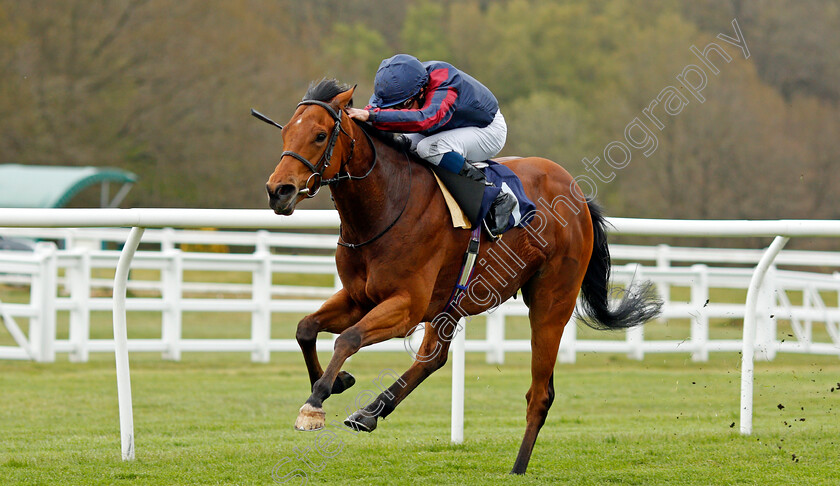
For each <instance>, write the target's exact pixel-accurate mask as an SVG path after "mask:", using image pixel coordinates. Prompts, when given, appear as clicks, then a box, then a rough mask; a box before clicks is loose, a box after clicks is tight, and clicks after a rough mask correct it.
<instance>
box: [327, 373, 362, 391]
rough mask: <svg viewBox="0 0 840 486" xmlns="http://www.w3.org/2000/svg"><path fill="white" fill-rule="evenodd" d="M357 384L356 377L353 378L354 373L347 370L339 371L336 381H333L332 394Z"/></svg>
mask: <svg viewBox="0 0 840 486" xmlns="http://www.w3.org/2000/svg"><path fill="white" fill-rule="evenodd" d="M355 384H356V379H355V378H353V375H351V374H350V373H348V372H346V371H339V372H338V376H336V377H335V381H334V382H333V387H332V392H331V393H332V394H339V393H341V392H343V391H344V390H346V389H348V388H350V387H351V386H353V385H355Z"/></svg>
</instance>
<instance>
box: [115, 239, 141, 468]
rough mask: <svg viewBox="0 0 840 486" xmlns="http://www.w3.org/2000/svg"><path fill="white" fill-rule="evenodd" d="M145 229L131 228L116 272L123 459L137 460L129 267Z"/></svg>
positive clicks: (116, 334)
mask: <svg viewBox="0 0 840 486" xmlns="http://www.w3.org/2000/svg"><path fill="white" fill-rule="evenodd" d="M144 230H145V228H138V227H134V228H131V233H129V234H128V239H127V240H126V242H125V245H124V246H123V250H122V253H120V260H119V262H118V263H117V271H116V273H115V274H114V358H115V361H116V365H117V397H118V401H119V407H120V445H121V450H122V458H123V461H130V460H133V459H134V416H133V411H132V406H131V374H130V371H129V368H128V332H127V329H126V316H125V290H126V285H127V283H128V270H129V268H130V267H131V260H132V259H133V258H134V252H135V251H137V246H138V245H139V244H140V238H142V237H143V231H144Z"/></svg>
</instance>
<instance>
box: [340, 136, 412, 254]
mask: <svg viewBox="0 0 840 486" xmlns="http://www.w3.org/2000/svg"><path fill="white" fill-rule="evenodd" d="M354 128H355V131H356V133H355V134H354V138H356V140H357V141H356V147H355V151H354V154H353V157H352V162H351V165H350V166H348V167H345V170H346V171H347V172H348V173H350V174H352V175H353V176H355V177H360V176H363V175H364V174H365V173H367V172H368V171H369V170H370V174H368V175H367V177H365V178H364V179H356V180H352V179H351V180H342V181H341V182H339V183H338V184H337V185H335V186H332V187H331V188H330V189H331V191H332V195H333V200H334V202H335V207H336V209H337V210H338V214H339V216H340V217H341V223H342V228H343V229H342V233H343V237H344V238H346V239H347V240H348V241H349V242H352V243H358V242H359V241H362V240H364V239H367V238H370V237H371V236H372V235H373V234H374V233H376V232H378V231H379V230H381V229H382V228H383V227H384V226H386V225H388V224H389V223H390V222H391V221H392V220H393V219H395V218H396V217H397V216H398V215H399V213H400V211H401V209H402V207H403V205H404V203H405V198H406V197H407V196H408V194H407V191H408V184H409V183H410V180H409V178H408V162H407V159H406V155H405V154H401V153H398V152H396V151H395V150H393V149H392V148H390V147H387V146H386V145H385V144H383V143H381V142H380V141H378V140H376V139H375V138H373V137H371V139H370V140H371V142H368V138H367V136H366V135H365V134H364V133H362V131H363V130H362V128H361V127H354ZM372 144H374V145H375V150H374V147H373V146H372ZM374 164H376V165H375V166H374ZM371 167H373V169H372V170H371Z"/></svg>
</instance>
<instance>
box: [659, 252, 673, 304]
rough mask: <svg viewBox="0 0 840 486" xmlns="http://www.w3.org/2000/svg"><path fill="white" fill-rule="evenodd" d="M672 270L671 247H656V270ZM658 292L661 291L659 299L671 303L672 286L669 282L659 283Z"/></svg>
mask: <svg viewBox="0 0 840 486" xmlns="http://www.w3.org/2000/svg"><path fill="white" fill-rule="evenodd" d="M669 268H671V247H670V246H669V245H665V244H661V245H656V269H657V270H663V271H664V270H668V269H669ZM656 290H657V291H659V297H660V298H662V301H663V302H670V301H671V284H669V283H668V282H667V281H663V282H658V283H657V284H656Z"/></svg>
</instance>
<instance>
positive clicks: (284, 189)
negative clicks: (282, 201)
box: [277, 184, 298, 197]
mask: <svg viewBox="0 0 840 486" xmlns="http://www.w3.org/2000/svg"><path fill="white" fill-rule="evenodd" d="M297 193H298V188H297V186H296V185H294V184H283V185H282V186H280V187H278V188H277V197H289V196H292V195H295V194H297Z"/></svg>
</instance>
